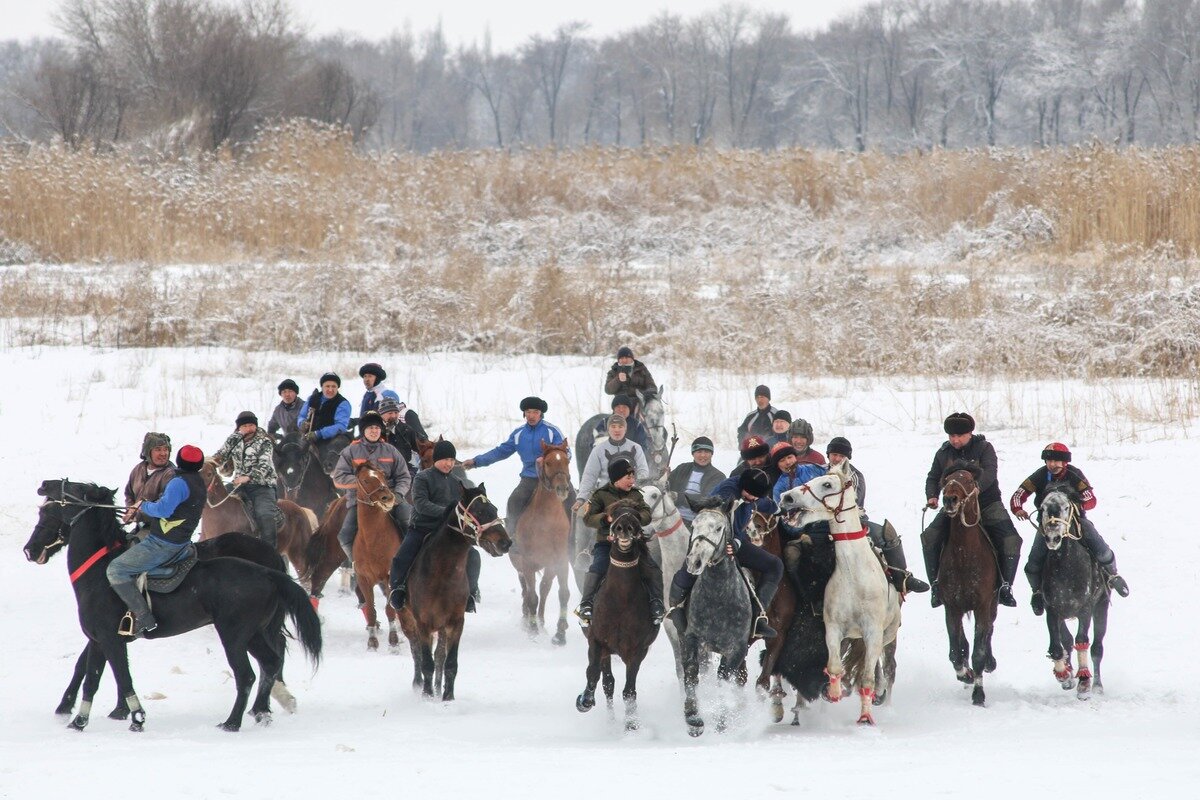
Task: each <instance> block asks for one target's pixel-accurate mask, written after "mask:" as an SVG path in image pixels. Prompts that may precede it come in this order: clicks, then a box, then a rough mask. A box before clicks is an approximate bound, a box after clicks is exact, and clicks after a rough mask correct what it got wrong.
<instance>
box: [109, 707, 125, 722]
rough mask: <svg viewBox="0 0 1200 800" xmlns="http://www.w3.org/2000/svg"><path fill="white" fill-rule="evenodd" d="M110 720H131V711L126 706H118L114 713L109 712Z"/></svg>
mask: <svg viewBox="0 0 1200 800" xmlns="http://www.w3.org/2000/svg"><path fill="white" fill-rule="evenodd" d="M108 718H109V719H115V720H126V719H129V709H128V708H126V707H125V706H117V707H116V708H114V709H113V710H112V711H110V712H108Z"/></svg>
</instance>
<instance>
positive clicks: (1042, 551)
mask: <svg viewBox="0 0 1200 800" xmlns="http://www.w3.org/2000/svg"><path fill="white" fill-rule="evenodd" d="M1042 461H1043V462H1044V463H1045V464H1046V466H1045V468H1044V469H1039V470H1038V471H1037V472H1035V473H1033V474H1032V475H1030V476H1029V477H1028V478H1026V479H1025V480H1024V481H1022V482H1021V485H1020V486H1018V487H1017V490H1016V491H1015V492H1013V496H1012V498H1011V499H1010V500H1009V501H1008V505H1009V508H1011V509H1012V512H1013V514H1014V515H1016V517H1017V518H1018V519H1029V512H1027V511H1026V510H1025V508H1024V505H1025V501H1026V500H1028V499H1029V496H1030V495H1033V505H1034V508H1039V509H1040V508H1041V505H1042V500H1044V499H1045V498H1046V492H1047V489H1048V487H1049V486H1050V484H1052V483H1059V482H1064V483H1066V484H1067V485H1069V486H1070V487H1071V489H1072V490H1073V491H1074V492H1075V493H1076V494H1078V495H1079V499H1080V503H1079V534H1080V542H1081V543H1082V544H1083V546H1084V547H1086V548H1087V550H1088V552H1089V553H1091V554H1092V557H1093V558H1094V559H1096V563H1097V564H1099V565H1100V569H1102V570H1103V571H1104V574H1105V575H1106V576H1108V585H1109V586H1110V587H1112V588H1113V589H1116V590H1117V594H1119V595H1121V597H1128V596H1129V584H1127V583H1126V582H1125V579H1124V578H1122V577H1121V576H1120V575H1118V574H1117V557H1116V554H1114V553H1113V551H1112V548H1111V547H1109V546H1108V543H1107V542H1105V541H1104V537H1102V536H1101V535H1100V532H1099V531H1098V530H1096V526H1095V525H1093V524H1092V521H1091V520H1090V519H1088V518H1087V516H1086V512H1088V511H1091V510H1092V509H1093V508H1095V507H1096V492H1095V490H1094V489H1093V488H1092V484H1091V483H1089V482H1088V479H1087V477H1086V476H1085V475H1084V474H1083V470H1081V469H1079V467H1076V466H1074V465H1073V464H1071V451H1070V449H1069V448H1068V447H1067V446H1066V445H1065V444H1062V443H1061V442H1051V443H1050V444H1048V445H1046V448H1045V449H1044V450H1042ZM1048 552H1049V550H1048V549H1047V547H1046V539H1045V537H1043V536H1035V537H1033V547H1032V548H1030V550H1029V558H1028V560H1026V562H1025V577H1027V578H1029V585H1030V586H1032V587H1033V596H1032V597H1031V598H1030V601H1029V604H1030V605H1031V606H1032V607H1033V613H1034V614H1036V615H1037V616H1039V617H1040V616H1041V615H1042V614H1043V613H1045V611H1046V604H1045V601H1044V600H1043V598H1042V568H1043V567H1044V566H1045V564H1046V554H1047V553H1048Z"/></svg>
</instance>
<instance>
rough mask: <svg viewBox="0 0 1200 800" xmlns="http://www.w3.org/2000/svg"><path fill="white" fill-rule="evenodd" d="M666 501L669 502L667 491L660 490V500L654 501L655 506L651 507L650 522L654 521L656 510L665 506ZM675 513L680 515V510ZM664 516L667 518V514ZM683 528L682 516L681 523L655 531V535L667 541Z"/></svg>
mask: <svg viewBox="0 0 1200 800" xmlns="http://www.w3.org/2000/svg"><path fill="white" fill-rule="evenodd" d="M656 488H657V487H656ZM666 501H667V493H666V492H665V491H662V490H660V493H659V495H658V499H657V500H655V501H654V505H652V506H650V521H651V522H653V521H654V509H656V508H658V507H659V506H665V505H666ZM675 513H676V514H678V513H679V511H678V509H676V511H675ZM663 516H666V514H665V513H664V515H663ZM682 527H683V517H682V516H681V517H680V518H679V521H678V522H676V523H675V524H674V525H672V526H671V527H669V528H667V529H666V530H662V531H655V532H654V535H655V536H656V537H658V538H659V539H665V538H666V537H668V536H670V535H671V534H672V533H674V532H675V531H677V530H679V529H680V528H682Z"/></svg>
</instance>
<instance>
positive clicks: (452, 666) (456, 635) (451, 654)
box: [439, 620, 463, 702]
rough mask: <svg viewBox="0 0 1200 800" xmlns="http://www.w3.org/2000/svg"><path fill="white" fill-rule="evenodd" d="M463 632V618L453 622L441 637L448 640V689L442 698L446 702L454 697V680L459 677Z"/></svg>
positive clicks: (446, 660)
mask: <svg viewBox="0 0 1200 800" xmlns="http://www.w3.org/2000/svg"><path fill="white" fill-rule="evenodd" d="M462 632H463V622H462V620H459V621H458V622H457V623H452V624H451V627H450V629H449V630H448V631H443V632H442V637H441V638H442V639H443V640H445V641H446V642H447V644H446V647H445V653H446V656H445V664H446V667H445V669H446V689H445V691H443V692H442V700H443V701H446V702H449V701H450V700H453V699H454V680H455V678H457V677H458V643H459V642H460V641H462ZM440 646H441V644H440V642H439V647H440Z"/></svg>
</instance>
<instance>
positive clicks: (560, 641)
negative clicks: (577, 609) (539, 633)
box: [550, 561, 571, 645]
mask: <svg viewBox="0 0 1200 800" xmlns="http://www.w3.org/2000/svg"><path fill="white" fill-rule="evenodd" d="M570 571H571V568H570V567H569V566H568V565H567V562H566V561H563V562H561V563H559V565H558V567H557V568H556V569H555V571H554V579H555V580H556V581H558V625H557V626H556V628H555V631H554V638H553V639H551V640H550V641H552V642H553V643H554V644H556V645H564V644H566V643H567V627H568V622H567V620H568V617H567V615H568V613H570V605H571V586H570V584H569V583H568V582H567V579H568V573H569V572H570Z"/></svg>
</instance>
